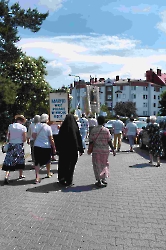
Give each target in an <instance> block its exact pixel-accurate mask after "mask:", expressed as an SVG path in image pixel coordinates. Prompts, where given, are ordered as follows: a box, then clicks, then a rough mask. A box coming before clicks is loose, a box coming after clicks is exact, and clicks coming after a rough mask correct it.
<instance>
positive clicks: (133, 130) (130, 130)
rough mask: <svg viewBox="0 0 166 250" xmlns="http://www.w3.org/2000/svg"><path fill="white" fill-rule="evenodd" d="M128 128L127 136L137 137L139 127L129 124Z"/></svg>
mask: <svg viewBox="0 0 166 250" xmlns="http://www.w3.org/2000/svg"><path fill="white" fill-rule="evenodd" d="M126 128H127V135H136V133H137V125H136V124H135V123H133V122H129V123H128V124H127V126H126Z"/></svg>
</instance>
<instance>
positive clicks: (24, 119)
mask: <svg viewBox="0 0 166 250" xmlns="http://www.w3.org/2000/svg"><path fill="white" fill-rule="evenodd" d="M14 118H15V120H19V119H21V120H23V121H24V122H26V118H25V117H24V116H23V115H15V117H14Z"/></svg>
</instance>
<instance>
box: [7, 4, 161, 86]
mask: <svg viewBox="0 0 166 250" xmlns="http://www.w3.org/2000/svg"><path fill="white" fill-rule="evenodd" d="M15 2H19V4H20V6H21V7H23V8H25V9H26V8H29V7H31V8H37V9H38V10H39V11H40V12H41V13H45V12H47V11H49V16H48V17H47V19H46V20H45V21H44V22H43V24H42V26H41V29H40V31H39V32H37V33H32V32H31V31H29V30H27V29H23V28H20V29H19V35H20V37H21V40H20V42H19V43H18V46H19V47H20V48H22V50H23V51H24V52H26V54H27V55H28V56H33V57H39V56H43V57H44V58H45V59H47V60H48V64H47V71H48V75H47V76H46V80H47V81H48V82H49V84H50V85H51V87H53V88H55V89H57V88H60V87H62V86H63V85H65V86H68V85H70V83H72V82H73V81H74V80H78V77H74V76H69V74H72V75H76V76H79V77H80V79H84V80H85V81H89V79H90V75H91V76H92V77H97V78H100V77H104V78H105V79H107V78H111V79H114V78H115V77H116V75H119V76H120V78H135V79H145V72H146V70H148V69H150V68H152V69H153V70H154V71H156V70H157V68H160V69H162V72H166V6H165V7H163V6H164V5H163V1H161V0H158V1H154V0H142V1H140V0H134V1H133V0H112V1H110V0H29V1H25V0H19V1H18V0H17V1H15V0H11V1H10V4H13V3H15ZM110 2H111V3H110ZM156 2H158V3H156Z"/></svg>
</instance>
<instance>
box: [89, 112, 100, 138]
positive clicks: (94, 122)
mask: <svg viewBox="0 0 166 250" xmlns="http://www.w3.org/2000/svg"><path fill="white" fill-rule="evenodd" d="M88 122H89V135H90V133H91V131H92V129H93V128H94V127H95V126H97V125H98V124H97V120H96V118H95V117H93V116H91V115H90V116H89V118H88Z"/></svg>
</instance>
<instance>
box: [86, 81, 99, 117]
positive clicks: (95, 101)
mask: <svg viewBox="0 0 166 250" xmlns="http://www.w3.org/2000/svg"><path fill="white" fill-rule="evenodd" d="M87 108H88V110H89V112H90V113H97V114H99V113H100V98H99V87H97V86H93V85H89V86H87Z"/></svg>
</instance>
